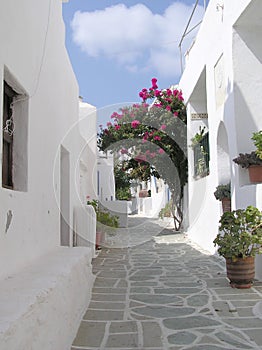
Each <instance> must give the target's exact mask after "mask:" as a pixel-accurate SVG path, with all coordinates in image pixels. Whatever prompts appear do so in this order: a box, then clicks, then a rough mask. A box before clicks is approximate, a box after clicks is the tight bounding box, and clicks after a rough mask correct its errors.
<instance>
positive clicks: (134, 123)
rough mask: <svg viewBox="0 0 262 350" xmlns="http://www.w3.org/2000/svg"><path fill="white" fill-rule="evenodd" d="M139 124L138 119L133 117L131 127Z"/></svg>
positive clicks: (134, 127)
mask: <svg viewBox="0 0 262 350" xmlns="http://www.w3.org/2000/svg"><path fill="white" fill-rule="evenodd" d="M139 124H140V121H139V120H136V119H135V120H133V121H132V122H131V127H132V128H133V129H136V128H137V127H138V126H139Z"/></svg>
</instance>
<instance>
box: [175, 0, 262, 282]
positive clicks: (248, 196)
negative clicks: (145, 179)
mask: <svg viewBox="0 0 262 350" xmlns="http://www.w3.org/2000/svg"><path fill="white" fill-rule="evenodd" d="M261 32H262V2H261V0H224V1H223V0H220V1H217V0H210V1H209V5H208V7H207V10H206V13H205V16H204V19H203V22H202V24H201V26H200V29H199V32H198V34H197V37H196V39H195V41H194V43H193V45H192V47H191V48H190V49H189V50H188V52H187V54H186V65H185V69H184V72H183V75H182V78H181V81H180V84H179V86H180V88H181V89H182V90H183V93H184V95H185V97H186V102H187V104H188V139H189V145H188V146H189V147H188V156H189V182H188V198H187V205H188V207H189V210H188V223H187V224H188V234H189V236H190V237H191V238H192V240H194V241H196V242H197V243H199V244H200V245H201V246H202V247H204V248H206V249H207V250H209V251H211V252H214V251H215V248H214V246H213V243H212V242H213V239H214V238H215V236H216V234H217V232H218V221H219V218H220V215H221V212H222V208H221V202H219V201H217V200H216V199H215V197H214V194H213V193H214V191H215V189H216V186H217V185H219V184H226V183H228V182H231V191H232V209H237V208H245V207H246V206H247V205H254V206H256V207H258V208H260V209H262V184H251V183H250V181H249V178H248V173H247V170H245V169H242V168H241V167H239V166H238V165H236V164H235V163H234V162H233V161H232V159H233V158H236V157H237V156H238V154H239V153H240V152H242V153H249V152H250V151H252V150H254V149H255V147H254V145H253V141H252V140H251V137H252V133H253V132H256V131H258V130H261V129H262V117H261V94H262V79H261V76H262V42H261V40H260V36H261ZM204 126H205V127H206V129H205V131H208V134H209V135H208V139H209V159H207V162H208V163H209V164H208V165H209V169H206V172H202V176H199V175H201V174H199V173H198V171H200V170H201V164H196V159H194V154H193V149H192V147H190V143H191V141H190V140H191V138H192V137H193V136H194V135H195V134H196V132H198V131H199V127H202V128H203V127H204ZM198 165H199V166H198ZM257 265H258V266H257V267H258V268H257V269H256V271H257V275H258V276H257V277H261V276H262V269H261V267H262V263H260V262H259V261H258V260H257Z"/></svg>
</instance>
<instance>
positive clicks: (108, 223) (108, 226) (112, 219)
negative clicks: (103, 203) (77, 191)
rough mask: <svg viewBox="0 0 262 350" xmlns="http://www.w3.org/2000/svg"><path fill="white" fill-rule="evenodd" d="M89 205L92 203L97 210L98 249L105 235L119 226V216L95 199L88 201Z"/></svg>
mask: <svg viewBox="0 0 262 350" xmlns="http://www.w3.org/2000/svg"><path fill="white" fill-rule="evenodd" d="M87 204H88V205H92V206H93V208H94V209H95V212H96V220H97V226H96V227H97V229H96V249H97V250H100V249H101V243H102V241H103V235H104V234H105V233H109V232H111V230H112V229H114V228H117V227H118V226H119V220H118V216H116V215H112V214H111V213H109V212H108V211H107V210H105V209H103V208H100V207H99V204H98V201H97V200H95V199H93V200H91V201H87Z"/></svg>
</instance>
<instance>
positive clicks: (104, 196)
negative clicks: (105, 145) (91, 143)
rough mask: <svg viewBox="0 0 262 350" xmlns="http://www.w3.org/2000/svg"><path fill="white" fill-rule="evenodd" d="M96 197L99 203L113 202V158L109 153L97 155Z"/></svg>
mask: <svg viewBox="0 0 262 350" xmlns="http://www.w3.org/2000/svg"><path fill="white" fill-rule="evenodd" d="M97 195H98V199H99V201H101V202H104V201H113V200H115V176H114V157H113V154H110V153H109V152H107V153H106V154H105V153H103V152H99V153H98V160H97Z"/></svg>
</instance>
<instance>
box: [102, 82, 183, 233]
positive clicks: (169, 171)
mask: <svg viewBox="0 0 262 350" xmlns="http://www.w3.org/2000/svg"><path fill="white" fill-rule="evenodd" d="M139 95H140V97H141V98H142V99H143V102H142V103H141V104H134V105H133V106H129V107H124V108H122V109H121V110H120V111H119V112H120V113H117V112H114V113H113V115H112V116H111V118H112V119H113V124H112V123H107V128H101V130H100V132H99V133H98V147H99V149H100V150H101V151H107V150H110V151H113V152H120V151H121V150H122V151H123V150H125V151H126V150H130V152H129V153H130V154H129V156H128V159H126V160H125V161H124V164H123V168H124V169H125V171H127V172H128V174H129V177H130V179H139V180H143V181H147V180H149V179H150V178H151V176H155V177H157V178H159V177H161V178H162V179H163V180H164V182H165V183H167V184H168V186H169V188H170V190H171V192H172V198H173V201H174V204H175V206H176V208H178V210H177V216H175V217H174V218H175V222H177V223H178V228H179V227H180V225H181V224H182V220H183V212H182V198H183V189H184V186H185V184H186V183H187V178H188V173H187V170H188V164H187V126H186V122H187V117H186V106H185V104H184V102H183V97H182V93H181V91H179V90H177V89H173V90H171V89H165V90H158V89H157V85H156V79H152V87H151V88H150V89H149V90H147V89H143V90H142V91H141V92H140V94H139ZM148 99H149V100H153V103H152V104H151V106H149V105H148V104H146V103H145V102H146V101H147V100H148ZM149 107H150V108H149Z"/></svg>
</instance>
